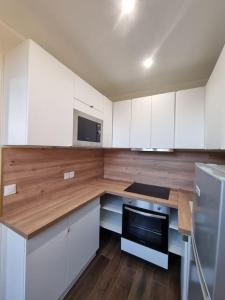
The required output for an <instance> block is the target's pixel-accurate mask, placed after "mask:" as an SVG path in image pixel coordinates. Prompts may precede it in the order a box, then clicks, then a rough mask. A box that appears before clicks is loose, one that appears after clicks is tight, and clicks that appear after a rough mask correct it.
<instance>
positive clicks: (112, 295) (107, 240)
mask: <svg viewBox="0 0 225 300" xmlns="http://www.w3.org/2000/svg"><path fill="white" fill-rule="evenodd" d="M65 299H66V300H126V299H127V300H147V299H151V300H161V299H162V300H179V299H180V259H179V257H177V256H175V255H174V256H173V255H172V256H170V261H169V271H165V270H163V269H161V268H159V267H157V266H154V265H152V264H150V263H146V262H144V261H142V260H141V259H139V258H136V257H134V256H131V255H129V254H126V253H124V252H121V251H120V241H119V239H118V238H116V237H115V236H111V235H109V234H108V233H106V232H103V234H101V245H100V250H99V252H98V253H97V256H96V257H95V259H94V260H93V261H92V263H91V264H90V265H89V267H88V268H87V270H86V271H85V272H84V273H83V275H82V276H81V277H80V279H79V280H78V281H77V283H76V284H75V285H74V287H73V288H72V290H71V291H70V292H69V294H68V295H67V296H66V298H65Z"/></svg>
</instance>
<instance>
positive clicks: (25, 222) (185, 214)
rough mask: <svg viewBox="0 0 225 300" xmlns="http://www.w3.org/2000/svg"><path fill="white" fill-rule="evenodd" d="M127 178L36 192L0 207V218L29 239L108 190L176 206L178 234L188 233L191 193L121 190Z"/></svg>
mask: <svg viewBox="0 0 225 300" xmlns="http://www.w3.org/2000/svg"><path fill="white" fill-rule="evenodd" d="M130 184H131V182H123V181H117V180H108V179H95V180H91V181H90V182H88V183H86V184H76V185H75V186H72V187H70V188H67V189H65V190H63V191H59V192H51V193H46V194H43V195H40V196H38V197H37V199H33V198H32V199H24V200H23V201H21V202H20V204H19V205H18V203H17V204H13V203H9V204H6V205H4V207H3V216H2V217H1V219H0V221H1V222H2V223H3V224H5V225H7V226H8V227H10V228H11V229H13V230H14V231H16V232H17V233H19V234H20V235H22V236H24V237H25V238H26V239H30V238H31V237H33V236H35V235H36V234H38V233H39V232H41V231H42V230H44V229H45V228H47V227H49V226H50V225H51V224H53V223H55V222H57V221H59V220H60V219H62V218H63V217H65V216H66V215H68V214H70V213H72V212H74V211H75V210H76V209H78V208H80V207H82V206H84V205H85V204H87V203H88V202H90V201H92V200H93V199H95V198H97V197H99V196H101V195H103V194H105V193H111V194H115V195H118V196H122V197H127V198H132V199H141V200H145V201H149V202H153V203H157V204H161V205H165V206H168V207H172V208H177V209H178V228H179V231H180V232H181V233H182V234H185V235H188V234H190V233H191V212H190V206H189V201H191V200H192V193H191V192H185V191H181V190H174V189H172V190H171V192H170V196H169V199H168V200H163V199H159V198H153V197H149V196H144V195H139V194H135V193H130V192H125V191H124V189H126V188H127V187H128V186H129V185H130Z"/></svg>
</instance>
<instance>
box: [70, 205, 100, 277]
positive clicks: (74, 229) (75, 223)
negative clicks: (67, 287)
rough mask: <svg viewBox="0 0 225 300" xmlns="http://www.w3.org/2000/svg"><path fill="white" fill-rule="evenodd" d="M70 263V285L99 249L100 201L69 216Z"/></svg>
mask: <svg viewBox="0 0 225 300" xmlns="http://www.w3.org/2000/svg"><path fill="white" fill-rule="evenodd" d="M68 221H69V234H68V263H69V283H71V282H73V280H74V279H75V278H77V276H78V275H79V274H80V272H82V270H83V268H84V267H85V266H86V265H87V264H88V262H89V261H90V260H91V259H92V258H93V256H94V255H95V253H96V251H97V249H98V248H99V226H100V205H99V201H98V203H97V205H96V203H95V202H93V203H91V204H89V206H87V207H84V209H80V210H79V211H78V212H76V213H75V214H73V215H71V216H69V218H68Z"/></svg>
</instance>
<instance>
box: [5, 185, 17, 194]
mask: <svg viewBox="0 0 225 300" xmlns="http://www.w3.org/2000/svg"><path fill="white" fill-rule="evenodd" d="M13 194H16V184H9V185H5V186H4V196H9V195H13Z"/></svg>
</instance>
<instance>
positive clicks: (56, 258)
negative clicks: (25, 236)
mask: <svg viewBox="0 0 225 300" xmlns="http://www.w3.org/2000/svg"><path fill="white" fill-rule="evenodd" d="M67 238H68V237H67V220H66V219H63V220H62V221H61V222H59V223H56V224H55V225H54V226H52V227H50V228H48V229H47V230H45V231H44V232H42V233H40V234H39V235H37V236H35V237H33V238H31V239H30V240H28V242H27V249H26V251H27V253H26V270H25V271H24V272H25V285H26V292H25V299H32V300H39V299H49V300H50V299H52V300H53V299H58V297H59V296H60V295H61V294H62V293H63V291H64V290H65V287H67V286H68V285H69V283H70V282H69V281H68V276H67ZM74 252H76V250H75V248H74Z"/></svg>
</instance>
